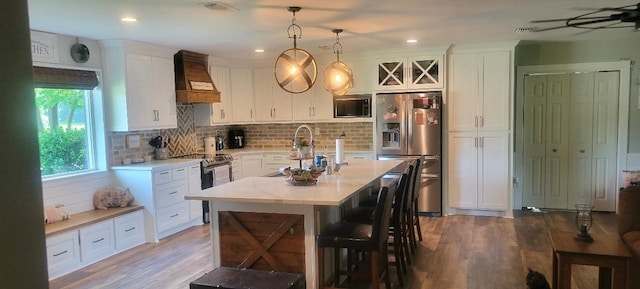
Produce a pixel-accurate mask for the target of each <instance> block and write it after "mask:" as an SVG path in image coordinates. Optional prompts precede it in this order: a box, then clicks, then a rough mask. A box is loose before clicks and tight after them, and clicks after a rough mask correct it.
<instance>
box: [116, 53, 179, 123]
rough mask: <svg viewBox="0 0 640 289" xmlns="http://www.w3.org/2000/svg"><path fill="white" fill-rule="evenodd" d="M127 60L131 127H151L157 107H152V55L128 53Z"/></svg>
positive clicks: (128, 103)
mask: <svg viewBox="0 0 640 289" xmlns="http://www.w3.org/2000/svg"><path fill="white" fill-rule="evenodd" d="M126 62H127V64H126V66H127V117H128V119H129V123H128V124H129V129H130V130H139V129H145V128H151V127H153V123H154V121H155V120H156V112H155V109H154V108H152V107H150V105H151V104H152V103H153V79H152V74H151V69H152V66H151V57H149V56H144V55H138V54H131V53H127V55H126ZM174 82H175V80H174Z"/></svg>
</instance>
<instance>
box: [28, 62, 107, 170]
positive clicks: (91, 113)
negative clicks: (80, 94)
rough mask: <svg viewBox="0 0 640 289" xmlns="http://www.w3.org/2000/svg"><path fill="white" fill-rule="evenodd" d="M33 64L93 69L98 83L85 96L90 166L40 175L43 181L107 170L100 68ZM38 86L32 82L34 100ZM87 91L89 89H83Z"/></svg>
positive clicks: (42, 65)
mask: <svg viewBox="0 0 640 289" xmlns="http://www.w3.org/2000/svg"><path fill="white" fill-rule="evenodd" d="M33 65H34V66H41V67H49V68H59V69H75V70H86V71H94V72H95V73H96V76H97V77H98V80H99V83H98V86H96V87H95V88H94V89H93V90H91V91H90V92H89V93H90V94H91V95H89V96H88V97H85V108H84V110H85V114H86V115H85V117H86V128H85V131H86V137H87V140H86V142H87V162H88V164H89V166H90V168H89V169H85V170H80V171H72V172H65V173H59V174H52V175H46V176H45V175H42V174H41V175H40V177H41V180H42V181H43V182H46V181H52V180H61V179H68V178H73V177H77V176H82V175H90V174H95V173H101V172H105V171H107V170H108V167H107V142H106V140H107V131H106V128H105V118H104V116H105V111H104V109H105V106H104V101H103V93H102V82H103V80H102V70H101V69H97V68H91V67H79V66H68V65H47V64H44V63H37V64H36V63H34V64H33ZM36 88H39V87H38V86H37V84H36V83H35V82H34V84H33V89H34V95H33V97H34V101H35V89H36ZM85 91H89V90H85Z"/></svg>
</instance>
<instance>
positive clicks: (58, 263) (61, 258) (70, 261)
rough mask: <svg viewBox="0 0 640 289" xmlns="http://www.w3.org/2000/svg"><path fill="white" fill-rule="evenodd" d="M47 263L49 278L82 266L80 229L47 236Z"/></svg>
mask: <svg viewBox="0 0 640 289" xmlns="http://www.w3.org/2000/svg"><path fill="white" fill-rule="evenodd" d="M46 243H47V265H48V268H49V279H53V278H55V277H58V276H61V275H64V274H66V273H69V272H71V271H73V270H76V269H78V268H80V266H81V262H82V261H81V260H80V241H79V239H78V230H74V231H71V232H68V233H62V234H59V235H55V236H53V237H49V238H47V241H46Z"/></svg>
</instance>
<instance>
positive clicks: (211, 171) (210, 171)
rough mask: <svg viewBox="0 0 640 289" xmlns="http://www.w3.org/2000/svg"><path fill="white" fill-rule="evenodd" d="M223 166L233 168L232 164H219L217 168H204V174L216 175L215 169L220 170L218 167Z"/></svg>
mask: <svg viewBox="0 0 640 289" xmlns="http://www.w3.org/2000/svg"><path fill="white" fill-rule="evenodd" d="M223 166H229V167H231V164H230V163H229V164H227V163H225V164H218V165H215V166H208V167H203V168H202V173H204V174H208V173H214V174H215V172H214V171H215V169H216V168H218V167H223Z"/></svg>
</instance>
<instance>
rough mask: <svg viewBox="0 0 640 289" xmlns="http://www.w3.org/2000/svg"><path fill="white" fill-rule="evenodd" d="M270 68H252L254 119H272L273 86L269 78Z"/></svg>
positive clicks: (271, 75) (270, 75)
mask: <svg viewBox="0 0 640 289" xmlns="http://www.w3.org/2000/svg"><path fill="white" fill-rule="evenodd" d="M272 77H273V73H272V70H271V69H269V68H256V69H254V70H253V89H254V90H255V96H254V101H255V102H254V103H255V113H256V117H255V119H256V121H271V120H273V87H272V85H271V78H272Z"/></svg>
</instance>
